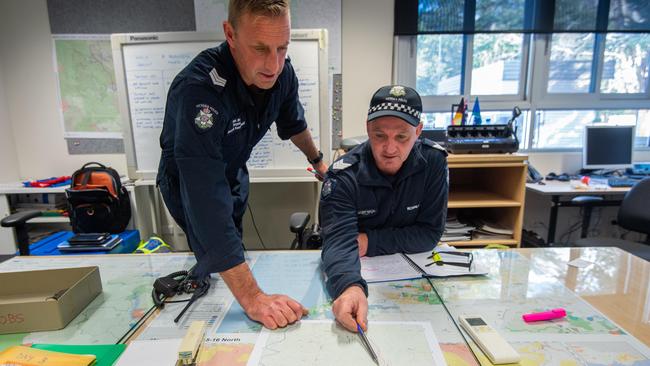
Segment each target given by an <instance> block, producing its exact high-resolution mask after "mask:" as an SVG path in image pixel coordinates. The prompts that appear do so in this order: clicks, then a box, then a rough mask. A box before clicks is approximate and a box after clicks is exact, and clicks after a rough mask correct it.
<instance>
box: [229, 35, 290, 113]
mask: <svg viewBox="0 0 650 366" xmlns="http://www.w3.org/2000/svg"><path fill="white" fill-rule="evenodd" d="M219 48H220V51H221V53H222V54H223V57H224V60H225V61H226V62H225V63H226V64H227V68H228V73H230V75H231V76H232V77H234V78H235V80H236V82H235V83H236V84H237V85H236V88H237V99H238V100H240V101H241V102H243V103H244V105H246V106H250V107H252V106H254V105H255V103H253V98H252V97H251V95H250V91H249V90H248V87H247V86H246V83H244V79H242V77H241V75H240V74H239V70H238V69H237V64H236V63H235V59H234V58H233V57H232V53H231V52H230V46H228V42H226V41H224V42H223V43H222V44H220V45H219ZM282 71H283V72H284V70H282ZM280 76H282V74H280ZM280 85H281V82H280V77H278V80H276V82H275V84H274V85H273V87H272V88H271V89H270V90H269V92H270V93H271V94H273V93H275V91H276V90H279V88H280ZM269 100H270V99H269Z"/></svg>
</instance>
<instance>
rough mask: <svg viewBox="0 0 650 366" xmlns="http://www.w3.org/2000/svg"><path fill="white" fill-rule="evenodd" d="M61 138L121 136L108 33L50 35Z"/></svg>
mask: <svg viewBox="0 0 650 366" xmlns="http://www.w3.org/2000/svg"><path fill="white" fill-rule="evenodd" d="M52 38H53V50H54V65H55V69H56V74H57V79H58V83H59V102H60V104H59V105H60V111H61V121H62V123H63V131H64V137H66V138H122V123H121V121H120V112H119V107H118V101H117V100H118V99H117V87H116V85H115V72H114V67H113V54H112V50H111V40H110V35H99V34H98V35H89V34H65V35H53V37H52Z"/></svg>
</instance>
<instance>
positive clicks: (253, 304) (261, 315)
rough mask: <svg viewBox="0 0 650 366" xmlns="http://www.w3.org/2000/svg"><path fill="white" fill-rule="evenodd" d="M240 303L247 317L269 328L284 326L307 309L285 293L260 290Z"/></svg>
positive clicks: (305, 313)
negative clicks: (277, 293)
mask: <svg viewBox="0 0 650 366" xmlns="http://www.w3.org/2000/svg"><path fill="white" fill-rule="evenodd" d="M241 305H242V307H243V308H244V311H246V315H248V317H249V318H251V319H253V320H255V321H258V322H260V323H262V325H264V326H265V327H267V328H269V329H276V328H278V327H279V328H283V327H286V326H287V325H289V324H292V323H295V322H297V321H298V320H300V318H302V317H303V316H304V315H307V309H305V308H303V307H302V305H300V303H298V302H297V301H295V300H294V299H292V298H290V297H288V296H285V295H267V294H265V293H263V292H260V293H258V294H257V295H255V296H254V297H253V298H252V299H250V300H248V301H244V302H242V304H241Z"/></svg>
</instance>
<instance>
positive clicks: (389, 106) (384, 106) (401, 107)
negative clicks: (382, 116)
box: [368, 102, 420, 119]
mask: <svg viewBox="0 0 650 366" xmlns="http://www.w3.org/2000/svg"><path fill="white" fill-rule="evenodd" d="M388 110H390V111H397V112H403V113H407V114H410V115H411V116H413V117H415V118H417V119H419V118H420V111H418V110H416V109H414V108H412V107H410V106H408V105H406V104H401V103H391V102H384V103H380V104H377V105H376V106H373V107H371V108H370V109H369V110H368V114H371V113H374V112H378V111H388Z"/></svg>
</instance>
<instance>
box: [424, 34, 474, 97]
mask: <svg viewBox="0 0 650 366" xmlns="http://www.w3.org/2000/svg"><path fill="white" fill-rule="evenodd" d="M417 50H418V51H417V79H416V80H417V83H416V90H418V92H419V93H420V94H421V95H459V94H460V91H461V83H462V79H461V68H462V67H461V66H462V60H463V36H462V35H458V34H454V35H447V34H439V35H420V36H418V37H417Z"/></svg>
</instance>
